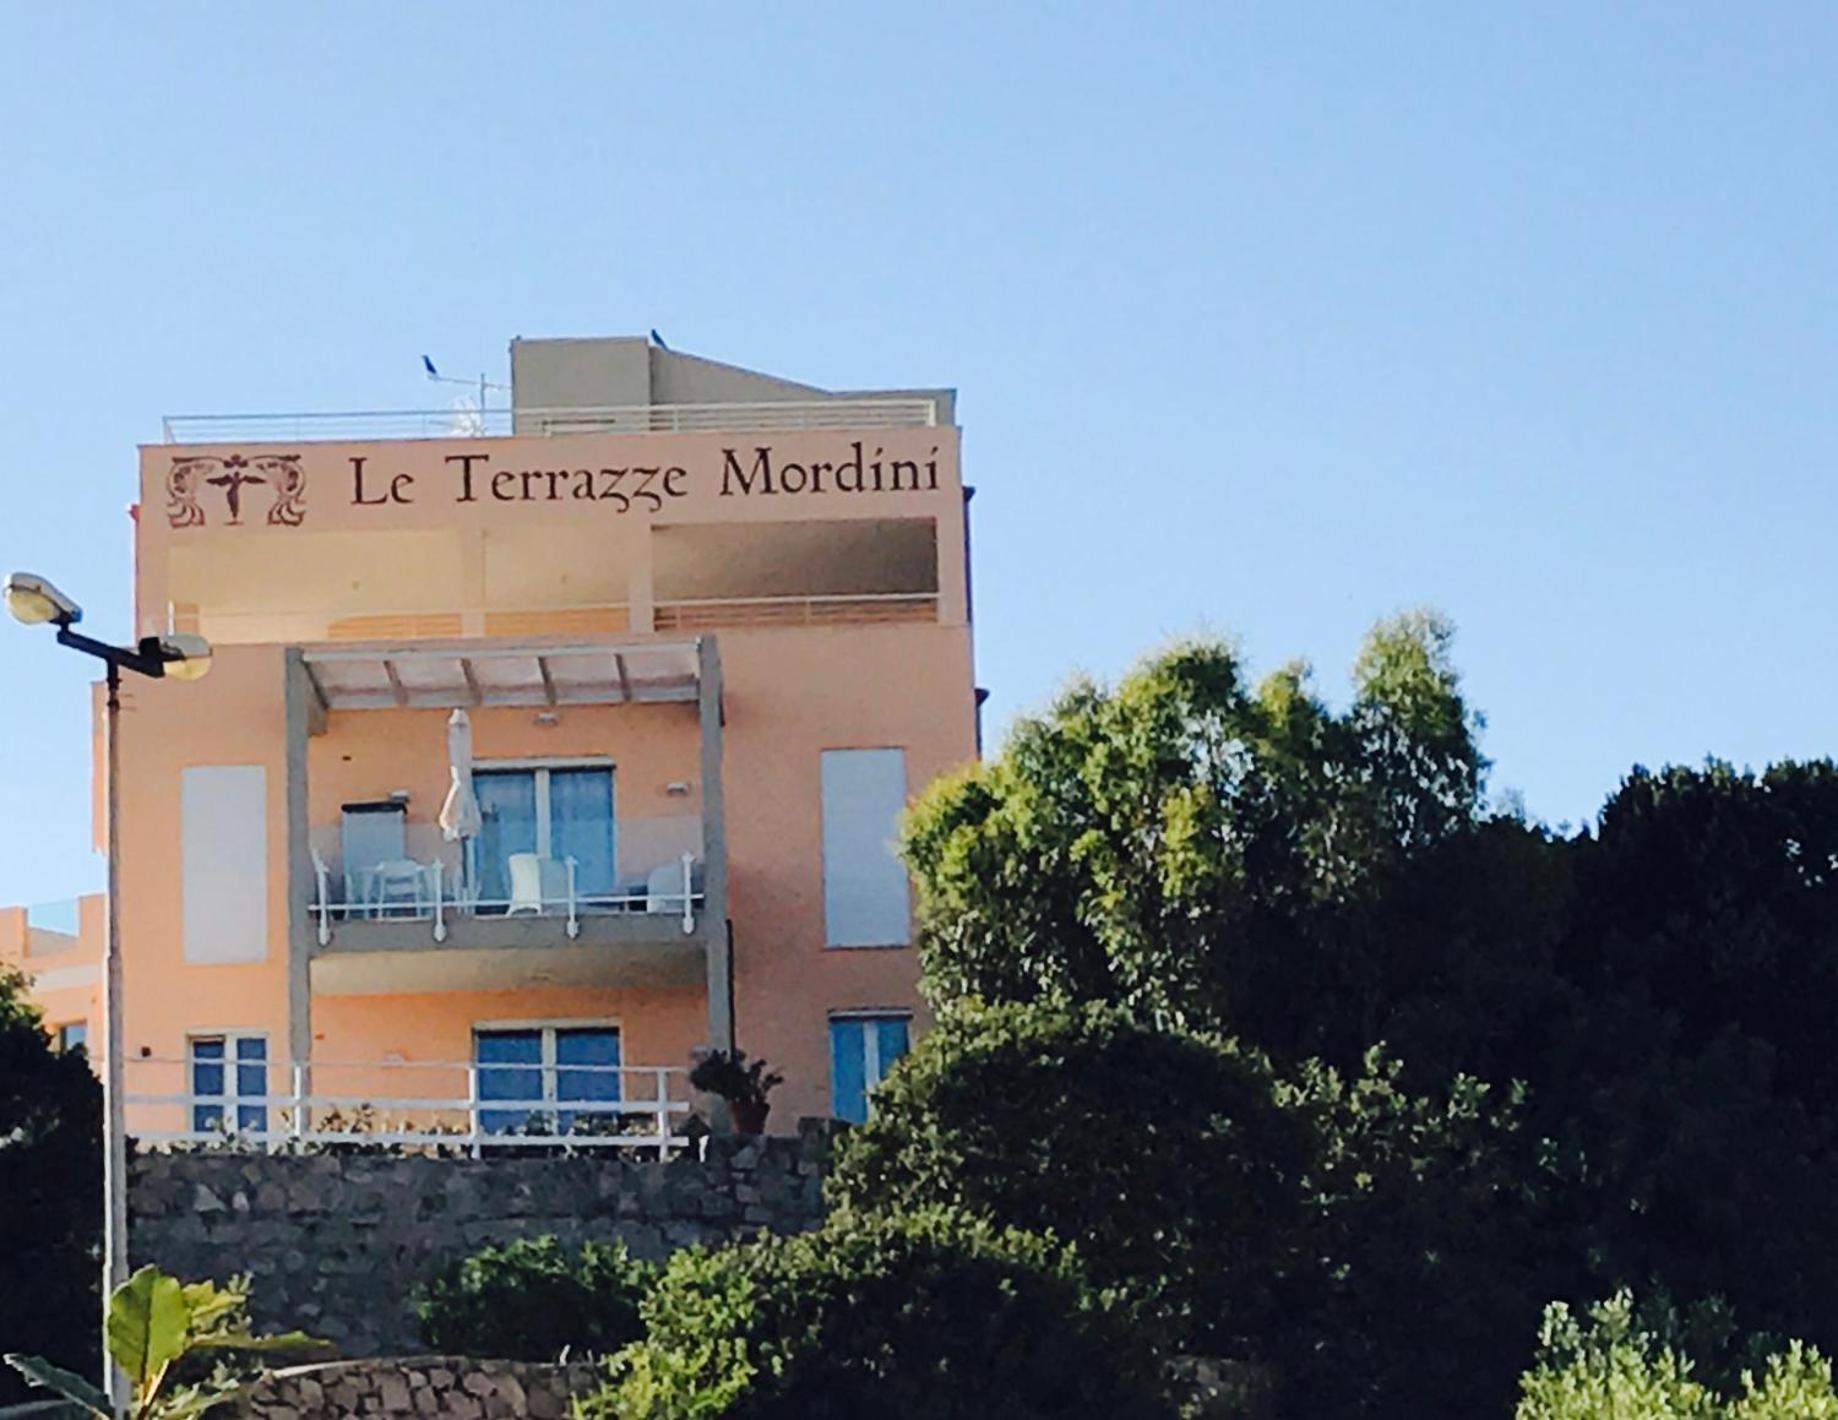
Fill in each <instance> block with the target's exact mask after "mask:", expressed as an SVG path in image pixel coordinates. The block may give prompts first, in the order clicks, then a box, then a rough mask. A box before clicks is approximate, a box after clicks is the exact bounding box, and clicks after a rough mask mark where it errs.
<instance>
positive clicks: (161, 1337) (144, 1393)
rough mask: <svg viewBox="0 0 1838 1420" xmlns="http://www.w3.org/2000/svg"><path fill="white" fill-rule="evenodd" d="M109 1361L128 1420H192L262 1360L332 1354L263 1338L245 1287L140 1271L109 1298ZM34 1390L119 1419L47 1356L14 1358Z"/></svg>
mask: <svg viewBox="0 0 1838 1420" xmlns="http://www.w3.org/2000/svg"><path fill="white" fill-rule="evenodd" d="M105 1330H106V1333H107V1337H108V1353H109V1358H110V1359H111V1360H112V1361H113V1362H114V1363H115V1365H116V1366H117V1367H119V1368H120V1370H121V1371H122V1373H123V1374H124V1375H125V1376H126V1377H127V1382H128V1402H127V1406H126V1412H127V1414H128V1415H129V1416H130V1417H132V1420H189V1417H192V1416H196V1415H202V1414H203V1413H204V1412H205V1411H206V1410H209V1409H211V1408H212V1407H214V1406H217V1405H220V1404H222V1403H224V1402H225V1401H229V1400H232V1399H234V1398H235V1397H236V1396H237V1395H239V1394H240V1393H241V1392H242V1391H243V1390H244V1389H245V1388H246V1387H247V1386H248V1384H249V1383H250V1382H251V1381H252V1380H253V1379H254V1378H255V1376H256V1375H257V1374H259V1370H260V1364H259V1363H260V1361H262V1360H270V1361H273V1360H280V1361H282V1362H283V1363H285V1362H288V1361H300V1360H306V1359H325V1358H326V1357H327V1356H328V1355H329V1354H330V1353H331V1348H330V1347H329V1346H328V1345H327V1344H326V1343H325V1342H323V1341H317V1340H315V1339H314V1338H312V1337H310V1336H307V1335H305V1334H303V1333H301V1332H297V1331H295V1332H289V1333H287V1334H286V1335H281V1336H263V1335H257V1334H256V1333H255V1332H253V1331H252V1330H251V1329H250V1326H249V1282H248V1279H247V1278H239V1279H237V1280H235V1281H232V1282H230V1283H229V1284H227V1285H225V1286H218V1285H216V1284H215V1283H212V1282H181V1281H179V1279H178V1278H176V1277H169V1276H167V1275H166V1274H165V1273H164V1272H161V1271H160V1270H159V1269H158V1268H157V1267H143V1268H141V1269H140V1270H139V1271H138V1272H136V1273H135V1274H134V1275H133V1276H132V1277H130V1278H129V1279H128V1280H127V1281H126V1282H124V1283H123V1284H122V1285H121V1286H120V1287H117V1288H116V1289H115V1292H114V1295H112V1296H111V1297H110V1298H109V1305H108V1316H107V1322H106V1327H105ZM6 1361H7V1364H8V1365H9V1366H11V1367H12V1368H13V1369H14V1370H15V1371H17V1372H19V1373H20V1374H21V1375H23V1376H24V1377H25V1378H26V1379H27V1380H28V1381H30V1382H31V1383H32V1384H33V1385H36V1386H41V1387H44V1388H46V1389H49V1390H52V1391H55V1392H56V1393H57V1394H58V1395H60V1396H62V1397H63V1398H64V1399H66V1400H68V1401H70V1402H72V1403H73V1404H74V1405H76V1406H79V1407H81V1408H82V1409H84V1410H87V1411H88V1412H89V1413H90V1414H92V1415H96V1416H100V1417H103V1420H113V1417H114V1414H115V1411H114V1408H113V1407H112V1406H111V1405H110V1403H109V1398H108V1397H107V1396H106V1395H104V1394H103V1393H102V1391H101V1390H100V1389H98V1388H97V1387H96V1386H95V1385H93V1384H92V1383H91V1382H89V1381H88V1380H85V1379H84V1378H83V1377H82V1376H80V1375H77V1374H75V1373H73V1372H70V1371H67V1370H64V1369H63V1368H62V1367H59V1366H56V1365H54V1364H52V1363H51V1362H49V1361H46V1360H45V1359H43V1358H42V1357H38V1356H23V1355H19V1354H9V1355H8V1356H7V1357H6Z"/></svg>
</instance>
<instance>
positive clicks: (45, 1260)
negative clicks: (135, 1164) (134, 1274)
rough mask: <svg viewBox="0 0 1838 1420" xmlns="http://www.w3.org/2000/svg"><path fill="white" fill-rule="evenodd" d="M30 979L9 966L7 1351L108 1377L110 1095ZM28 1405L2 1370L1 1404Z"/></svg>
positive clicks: (3, 1048)
mask: <svg viewBox="0 0 1838 1420" xmlns="http://www.w3.org/2000/svg"><path fill="white" fill-rule="evenodd" d="M25 992H26V983H25V980H24V978H23V977H21V976H20V975H19V973H18V972H16V971H13V970H11V969H10V968H7V967H3V966H0V1199H3V1200H5V1206H4V1207H0V1276H5V1277H8V1278H13V1279H17V1280H16V1285H12V1286H6V1287H0V1349H4V1350H8V1351H24V1352H30V1353H33V1354H36V1355H42V1356H45V1357H48V1358H49V1359H50V1360H52V1361H54V1362H56V1363H57V1364H58V1365H59V1366H62V1367H64V1368H66V1369H69V1370H72V1371H76V1372H80V1373H82V1374H83V1375H86V1376H90V1377H94V1376H96V1375H97V1374H98V1373H99V1371H100V1355H99V1351H100V1347H99V1344H98V1336H97V1325H98V1318H99V1317H100V1315H101V1304H100V1302H99V1300H98V1288H97V1273H98V1269H99V1268H100V1266H101V1261H100V1256H99V1252H98V1248H99V1245H100V1242H101V1236H100V1235H101V1220H102V1091H101V1087H100V1086H99V1085H98V1084H97V1081H96V1078H95V1076H94V1075H93V1074H92V1073H91V1072H90V1069H89V1066H88V1064H87V1063H86V1061H85V1060H84V1057H83V1056H82V1054H80V1053H74V1052H73V1053H72V1054H69V1055H60V1054H58V1053H57V1052H55V1051H54V1050H53V1049H52V1048H51V1040H50V1037H49V1036H48V1035H47V1033H46V1031H45V1025H44V1021H43V1020H42V1018H41V1017H40V1015H39V1012H38V1009H37V1008H36V1007H35V1006H33V1005H32V1004H31V1002H30V1001H29V1000H28V999H27V997H26V994H25ZM24 1398H25V1388H24V1384H23V1382H21V1381H20V1380H19V1379H18V1377H16V1376H14V1375H13V1374H12V1372H10V1371H7V1370H0V1403H10V1402H13V1401H18V1400H22V1399H24Z"/></svg>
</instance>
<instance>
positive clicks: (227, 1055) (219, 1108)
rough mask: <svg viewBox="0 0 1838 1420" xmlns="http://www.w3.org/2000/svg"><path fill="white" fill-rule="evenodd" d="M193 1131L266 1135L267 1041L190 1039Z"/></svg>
mask: <svg viewBox="0 0 1838 1420" xmlns="http://www.w3.org/2000/svg"><path fill="white" fill-rule="evenodd" d="M188 1054H189V1061H188V1066H187V1068H188V1070H189V1072H190V1075H191V1096H192V1106H191V1127H192V1128H193V1129H194V1130H197V1131H199V1132H200V1133H207V1134H216V1133H222V1132H224V1131H225V1130H226V1129H234V1130H235V1131H236V1132H237V1133H244V1132H249V1133H266V1132H267V1130H268V1106H267V1104H266V1103H265V1102H264V1101H265V1100H266V1097H267V1094H268V1037H267V1036H264V1035H238V1034H234V1033H226V1034H224V1035H198V1036H193V1037H192V1038H191V1044H190V1050H189V1052H188Z"/></svg>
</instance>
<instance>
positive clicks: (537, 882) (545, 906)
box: [310, 814, 703, 946]
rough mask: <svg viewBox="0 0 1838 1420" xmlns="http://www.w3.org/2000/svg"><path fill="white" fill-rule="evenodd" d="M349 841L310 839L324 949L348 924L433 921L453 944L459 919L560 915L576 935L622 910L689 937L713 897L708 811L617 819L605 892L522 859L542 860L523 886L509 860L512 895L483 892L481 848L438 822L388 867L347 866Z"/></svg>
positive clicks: (558, 863)
mask: <svg viewBox="0 0 1838 1420" xmlns="http://www.w3.org/2000/svg"><path fill="white" fill-rule="evenodd" d="M342 835H343V826H342V824H319V825H314V826H313V828H312V830H311V834H310V844H311V847H310V852H311V856H312V864H313V901H312V912H313V916H314V918H315V920H316V922H317V923H318V936H319V944H320V945H321V946H326V945H328V944H329V943H330V941H331V939H332V932H333V928H334V926H335V925H336V924H338V923H340V922H360V921H370V922H379V921H381V922H404V921H406V922H425V923H427V924H428V927H429V931H430V934H431V935H432V937H433V939H434V940H435V941H437V942H443V941H445V940H446V939H447V935H448V924H449V923H450V922H451V921H453V920H454V919H456V918H473V917H499V918H506V919H511V918H518V917H525V916H530V917H559V918H562V919H563V920H564V922H565V923H566V931H567V934H568V936H569V937H570V938H573V937H576V936H578V935H579V934H580V930H581V919H582V917H584V916H590V915H594V914H599V913H612V912H624V913H646V914H650V915H652V916H669V917H674V918H675V919H677V921H678V922H679V923H680V924H681V927H682V931H683V935H685V936H689V935H692V934H693V933H694V932H695V930H696V916H697V910H698V909H699V908H700V907H701V905H702V900H703V890H702V820H701V816H700V815H699V814H674V815H659V816H656V817H652V818H621V819H618V820H616V822H615V828H614V844H615V859H616V861H615V863H614V873H613V880H612V882H611V883H610V884H604V885H601V886H597V887H596V886H592V885H583V884H582V882H581V880H580V873H579V867H580V865H579V864H578V862H576V860H575V859H573V858H559V859H554V858H537V857H536V855H534V854H521V855H517V856H519V857H524V858H527V859H532V860H534V861H532V862H530V863H529V864H527V869H528V872H527V876H526V877H525V878H524V879H523V880H521V881H520V880H519V879H518V878H517V876H516V874H515V873H514V872H513V870H512V868H511V865H510V864H509V862H508V861H507V862H506V863H505V864H502V865H494V872H493V873H492V874H491V875H489V876H490V877H491V878H492V880H493V881H495V882H497V883H499V884H500V885H501V886H502V887H503V888H505V889H506V890H508V892H509V895H508V896H500V895H497V894H494V893H489V892H484V891H482V890H481V887H480V883H481V880H482V879H484V878H485V877H486V876H487V875H486V874H484V873H483V872H482V868H483V866H484V865H483V864H481V862H480V861H479V858H480V853H479V849H478V848H477V846H476V845H475V846H473V847H472V848H470V849H469V850H468V849H463V848H462V846H461V845H460V844H457V843H449V842H447V841H446V840H445V839H444V838H443V837H442V836H441V834H440V831H439V829H437V828H435V827H434V826H433V825H431V824H408V825H406V826H405V828H404V832H403V838H402V845H403V846H402V849H401V854H402V856H400V857H396V856H391V857H390V858H388V860H387V861H378V860H376V859H375V858H374V857H373V858H370V859H366V860H363V861H347V856H348V855H347V854H346V852H345V846H344V841H343V836H342ZM497 867H502V868H503V871H496V870H495V869H496V868H497Z"/></svg>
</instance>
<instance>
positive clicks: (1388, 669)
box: [905, 612, 1485, 1040]
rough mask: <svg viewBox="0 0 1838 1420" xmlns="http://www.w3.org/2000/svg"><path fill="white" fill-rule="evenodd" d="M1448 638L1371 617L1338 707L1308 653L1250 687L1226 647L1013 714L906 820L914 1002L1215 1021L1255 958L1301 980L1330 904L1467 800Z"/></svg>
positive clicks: (1289, 983) (1453, 825)
mask: <svg viewBox="0 0 1838 1420" xmlns="http://www.w3.org/2000/svg"><path fill="white" fill-rule="evenodd" d="M1450 638H1451V632H1450V628H1449V626H1448V624H1447V623H1446V622H1445V621H1443V620H1441V619H1440V618H1438V617H1435V616H1433V615H1431V614H1428V613H1423V612H1417V613H1410V614H1407V615H1405V616H1401V617H1398V618H1394V619H1392V620H1390V621H1386V622H1382V623H1380V624H1379V626H1377V627H1376V628H1375V629H1374V630H1373V632H1372V634H1371V636H1370V637H1369V638H1368V640H1367V642H1366V645H1365V648H1364V650H1363V651H1362V652H1361V654H1360V657H1359V660H1358V662H1357V663H1356V665H1355V668H1354V679H1355V688H1356V695H1355V699H1354V703H1353V705H1352V706H1351V707H1350V708H1349V709H1348V710H1347V711H1346V712H1345V713H1342V714H1335V713H1333V712H1331V711H1329V710H1328V708H1327V707H1326V706H1325V705H1324V704H1323V703H1322V701H1321V700H1320V699H1319V698H1318V697H1317V696H1316V695H1315V694H1314V693H1313V691H1312V689H1311V686H1310V682H1309V673H1308V670H1307V668H1306V667H1305V666H1302V665H1299V664H1298V665H1292V666H1288V667H1285V668H1283V669H1282V670H1279V671H1278V672H1276V673H1275V674H1274V675H1272V676H1270V677H1269V678H1268V679H1266V680H1265V681H1264V682H1263V683H1262V684H1261V685H1259V686H1256V687H1253V686H1251V685H1249V684H1247V682H1246V680H1245V677H1244V673H1243V670H1242V668H1241V666H1240V664H1239V662H1238V659H1237V657H1236V656H1235V655H1234V654H1233V652H1232V651H1231V650H1230V649H1229V648H1228V647H1226V646H1224V645H1222V644H1219V643H1217V642H1194V643H1189V644H1184V645H1180V646H1177V647H1175V648H1173V649H1172V650H1170V651H1167V652H1165V653H1163V654H1161V655H1159V656H1157V657H1154V658H1152V659H1151V660H1149V661H1147V662H1145V663H1144V664H1143V665H1141V666H1139V667H1138V668H1137V669H1136V670H1135V671H1133V672H1132V673H1131V674H1130V675H1128V676H1127V677H1125V678H1124V680H1123V681H1122V682H1121V683H1120V684H1118V685H1117V686H1116V687H1115V688H1114V689H1105V688H1102V687H1100V686H1098V685H1096V684H1093V683H1091V682H1088V681H1087V682H1079V683H1077V684H1075V685H1074V686H1073V687H1072V688H1071V689H1069V690H1068V691H1067V692H1066V693H1065V694H1064V695H1062V696H1061V697H1060V699H1059V700H1057V701H1056V702H1055V703H1054V704H1053V705H1052V706H1051V707H1050V708H1049V709H1048V711H1047V712H1046V713H1045V714H1044V715H1041V716H1039V717H1036V718H1032V719H1027V720H1024V721H1022V722H1021V723H1020V724H1019V725H1018V726H1017V727H1016V729H1015V731H1014V732H1013V735H1012V737H1011V740H1010V742H1009V743H1008V745H1007V746H1006V747H1005V749H1004V750H1003V752H1002V754H1001V755H999V756H998V757H997V758H995V759H993V760H991V761H989V762H987V763H985V764H982V765H978V766H975V767H973V768H970V769H968V770H965V771H963V772H962V773H960V774H958V775H956V776H953V777H950V778H947V779H945V780H943V781H941V782H939V783H937V784H935V785H933V786H932V788H931V789H930V790H929V791H928V792H927V793H926V794H925V795H924V796H923V797H922V798H921V800H920V801H919V802H918V803H917V804H916V805H915V806H914V808H913V809H912V811H911V812H910V813H909V816H908V821H907V830H906V841H905V849H906V856H907V861H908V863H909V864H910V866H911V867H912V869H913V871H914V873H915V874H916V876H917V878H918V880H919V883H920V886H921V904H922V926H923V935H922V952H923V956H922V960H923V962H924V969H925V981H926V985H927V988H928V990H929V992H930V993H931V995H932V997H933V999H934V1000H935V1001H938V1002H941V1003H943V1002H949V1001H953V1000H958V999H962V998H965V997H978V998H981V999H984V1000H988V1001H1030V1000H1057V1001H1091V1000H1096V1001H1109V1002H1113V1003H1115V1004H1119V1005H1122V1006H1125V1007H1128V1008H1130V1009H1132V1010H1134V1011H1136V1012H1138V1013H1139V1014H1142V1015H1144V1016H1145V1018H1149V1019H1154V1020H1157V1021H1161V1022H1166V1023H1171V1024H1185V1025H1192V1026H1196V1027H1200V1028H1210V1029H1220V1030H1227V1031H1231V1030H1235V1029H1237V1028H1238V1027H1240V1026H1244V1025H1246V1024H1247V1023H1248V1022H1249V1021H1250V1020H1251V1019H1252V1018H1253V1017H1255V1016H1257V1015H1258V1014H1259V1012H1260V1010H1261V1009H1262V1007H1261V1003H1259V1002H1257V1001H1255V1000H1252V999H1243V1000H1240V999H1238V998H1239V997H1240V996H1242V995H1244V993H1245V988H1246V987H1247V985H1249V984H1251V983H1252V980H1253V978H1254V977H1255V976H1256V974H1257V972H1256V967H1257V964H1258V963H1259V961H1260V960H1263V961H1280V962H1281V963H1282V968H1283V971H1284V975H1283V978H1282V980H1283V983H1284V989H1285V990H1286V991H1288V992H1289V993H1290V994H1291V995H1292V997H1293V996H1294V995H1295V993H1296V992H1297V991H1298V989H1304V990H1305V989H1306V988H1307V986H1309V985H1312V984H1314V983H1312V982H1311V981H1309V979H1308V978H1310V977H1312V976H1316V975H1319V974H1320V972H1321V971H1322V970H1326V969H1328V968H1329V967H1331V965H1332V962H1333V945H1334V938H1335V932H1334V927H1335V923H1336V920H1337V918H1339V917H1340V916H1342V915H1344V914H1346V913H1348V912H1350V911H1354V910H1356V909H1357V908H1358V907H1359V906H1360V905H1361V904H1365V903H1368V902H1370V901H1371V900H1372V899H1373V897H1374V896H1375V894H1377V893H1378V892H1380V891H1381V890H1382V888H1383V887H1384V885H1385V884H1386V883H1387V882H1388V880H1389V879H1390V877H1391V875H1392V874H1393V873H1395V871H1397V869H1398V868H1399V867H1400V866H1401V865H1402V864H1405V863H1408V862H1409V861H1410V860H1411V859H1412V858H1413V857H1414V856H1416V855H1418V854H1420V853H1422V852H1425V851H1427V850H1428V849H1430V848H1432V847H1433V846H1435V845H1436V844H1438V843H1441V842H1443V841H1445V840H1447V839H1448V838H1449V837H1450V836H1451V835H1453V834H1456V833H1458V832H1460V831H1462V830H1463V829H1465V828H1466V827H1467V826H1468V825H1469V824H1471V823H1472V822H1473V821H1474V818H1475V816H1476V814H1477V811H1478V806H1479V801H1480V792H1481V781H1482V775H1483V772H1484V769H1485V761H1484V760H1483V759H1482V757H1481V755H1480V753H1479V750H1478V748H1477V747H1476V743H1475V738H1474V732H1475V729H1476V727H1477V725H1478V719H1477V717H1475V716H1474V715H1473V714H1472V713H1471V712H1470V711H1469V709H1468V707H1467V704H1466V702H1465V701H1464V699H1463V698H1462V695H1461V691H1460V686H1459V681H1458V679H1457V677H1456V675H1455V672H1454V669H1453V667H1452V664H1451V662H1450V658H1449V646H1450ZM1301 948H1306V950H1302V949H1301ZM1305 957H1312V958H1314V959H1315V960H1314V963H1313V964H1305V962H1304V958H1305ZM1298 966H1301V967H1302V970H1301V971H1300V972H1298V971H1297V967H1298ZM1265 975H1266V976H1268V975H1269V973H1268V972H1266V973H1265ZM1286 1014H1287V1015H1288V1016H1289V1017H1290V1018H1292V1019H1293V1018H1296V1017H1298V1016H1299V1015H1301V1014H1302V1013H1301V1012H1300V1011H1298V1010H1296V1009H1294V1008H1293V1007H1292V1008H1291V1009H1289V1010H1288V1011H1287V1013H1286ZM1242 1033H1244V1034H1247V1035H1251V1036H1252V1037H1253V1038H1257V1039H1260V1040H1263V1039H1266V1038H1267V1037H1266V1036H1264V1035H1261V1034H1256V1033H1253V1032H1250V1031H1244V1032H1242Z"/></svg>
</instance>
